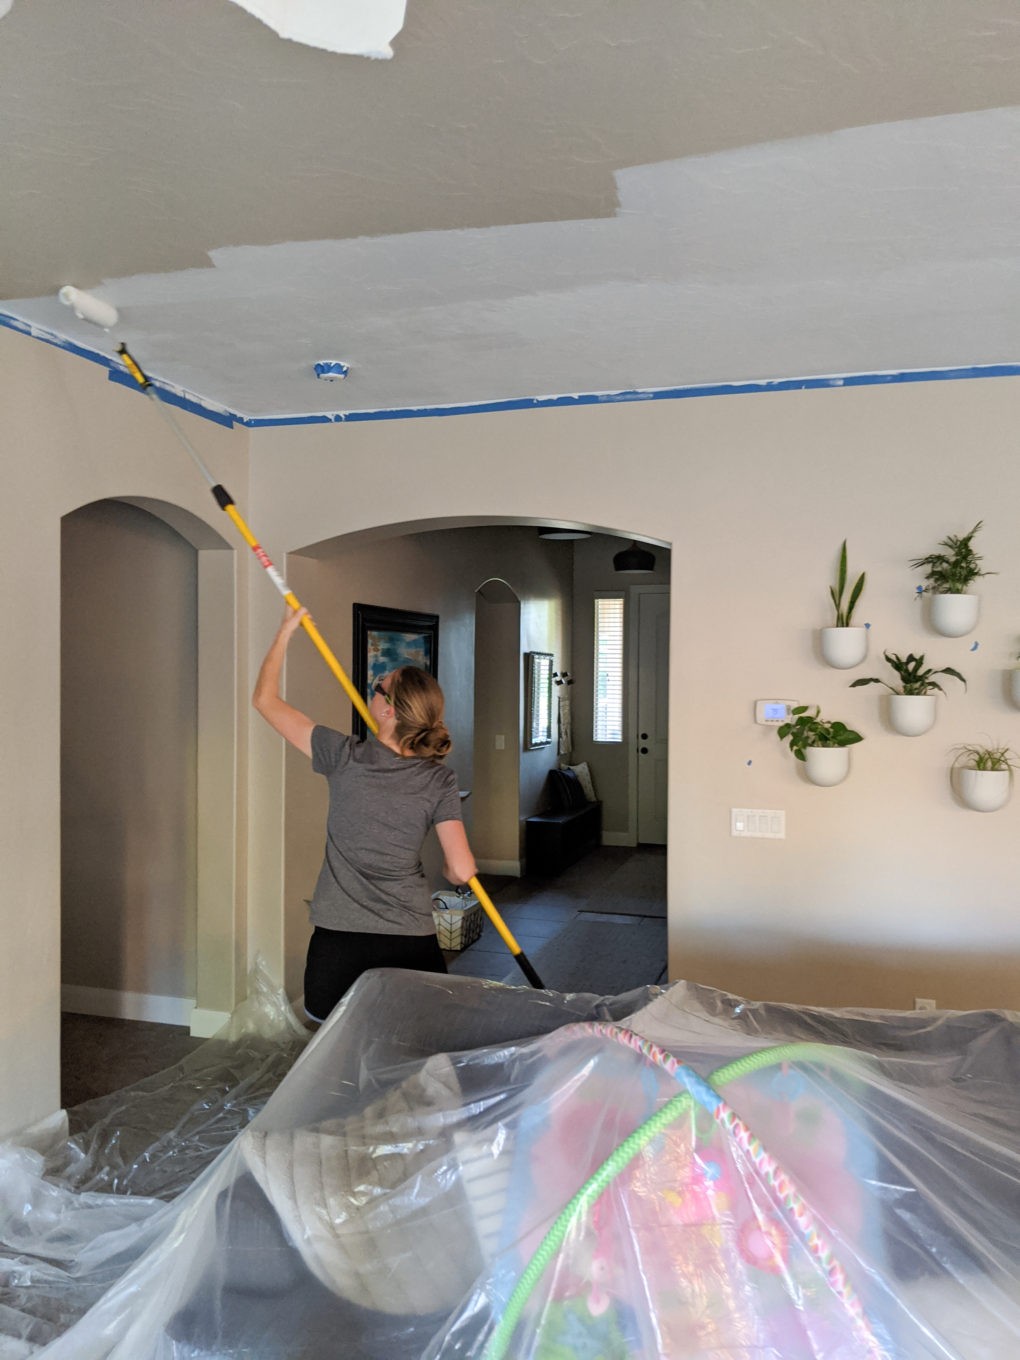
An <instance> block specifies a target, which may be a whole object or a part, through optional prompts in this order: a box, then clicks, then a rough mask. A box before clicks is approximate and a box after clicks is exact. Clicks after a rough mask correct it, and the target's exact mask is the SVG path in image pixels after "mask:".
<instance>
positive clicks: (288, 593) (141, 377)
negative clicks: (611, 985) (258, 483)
mask: <svg viewBox="0 0 1020 1360" xmlns="http://www.w3.org/2000/svg"><path fill="white" fill-rule="evenodd" d="M118 352H119V354H120V356H121V358H122V359H123V361H124V367H125V368H126V369H127V371H128V372H129V373H130V374H131V376H132V378H134V380H135V382H136V383H137V384H138V386H139V387H140V388H141V389H142V391H143V392H144V393H145V395H146V396H147V397H151V398H152V400H153V401H154V402H155V403H156V406H157V408H158V410H159V412H160V414H161V415H162V416H163V418H164V420H166V422H167V423H168V424H169V426H170V428H171V429H172V430H173V432H174V434H175V435H176V436H177V438H178V439H179V440H180V442H181V443H182V444H183V445H184V448H185V449H186V450H187V452H188V454H189V455H190V457H191V458H192V460H193V461H194V463H195V465H196V466H197V467H198V470H199V472H201V474H202V476H203V477H204V478H205V480H206V481H207V482H208V483H209V489H210V490H211V491H212V494H213V496H214V497H215V499H216V503H217V504H218V505H219V507H220V509H221V510H223V511H225V512H226V514H227V515H228V516H229V518H230V519H231V520H232V521H233V523H234V526H235V527H236V529H237V531H238V533H239V534H240V535H241V537H242V538H243V539H244V541H245V543H247V544H248V547H249V548H251V550H252V552H253V553H254V554H255V556H256V557H257V558H258V560H259V562H261V564H262V566H263V567H265V569H266V573H267V575H268V576H269V579H270V580H271V581H272V583H273V585H274V586H275V587H276V588H277V590H278V591H279V592H280V594H281V595H282V596H283V598H284V599H285V600H286V602H287V603H288V604H289V605H290V607H291V609H294V610H298V609H300V608H301V607H302V606H301V602H300V600H299V599H298V597H297V596H296V595H295V594H294V592H293V591H292V590H291V589H290V587H289V586H288V585H287V582H286V581H285V580H284V579H283V577H282V575H281V574H280V572H279V571H277V569H276V567H275V566H274V565H273V563H272V561H271V560H270V558H269V555H268V554H267V553H266V551H265V549H264V548H263V547H262V545H261V543H259V541H258V539H257V538H256V537H255V535H254V534H253V533H252V531H251V530H250V529H249V528H248V526H247V524H246V523H245V522H244V518H243V517H242V515H241V513H240V511H239V510H238V508H237V506H236V504H235V503H234V498H233V497H232V496H231V495H230V492H229V491H227V489H226V487H223V486H220V484H219V483H218V482H216V481H215V480H214V478H213V476H212V473H211V472H210V471H209V469H208V468H207V467H206V465H205V464H204V463H203V461H202V459H201V458H200V457H199V455H198V453H197V452H196V450H195V448H194V446H193V445H192V443H191V441H190V440H189V439H188V437H187V435H186V434H185V433H184V431H183V430H182V429H181V427H180V426H179V425H178V424H177V421H176V420H174V418H173V416H172V415H171V414H170V412H169V411H168V410H167V408H166V406H165V405H164V404H163V402H162V400H161V399H160V396H159V393H158V392H157V391H156V389H155V388H154V387H153V385H152V381H151V380H150V379H149V378H147V377H146V376H145V374H144V373H143V372H142V370H141V369H140V368H139V366H138V364H137V363H136V362H135V361H134V359H133V358H132V357H131V355H130V354H129V353H128V349H127V346H126V345H120V346H119V347H118ZM301 626H302V628H304V630H305V632H306V633H307V634H308V636H309V637H310V638H311V640H312V642H313V643H314V644H315V646H316V648H317V650H318V652H319V654H320V656H321V657H322V659H323V660H324V661H325V663H326V665H327V666H328V667H329V669H330V670H331V671H332V672H333V674H334V676H335V677H336V679H337V680H339V682H340V685H341V686H342V688H343V690H344V692H345V693H346V695H347V697H348V698H349V699H350V701H351V703H352V704H353V705H354V707H355V708H356V709H357V710H358V712H359V713H360V714H361V716H362V718H363V719H364V721H365V725H366V726H367V727H368V729H369V731H370V732H372V734H373V735H377V734H378V731H379V725H378V723H377V722H376V721H375V719H374V718H373V717H372V715H371V713H370V712H369V711H368V705H367V704H366V703H365V701H364V699H363V698H362V697H361V695H360V694H359V693H358V691H357V690H356V689H355V688H354V686H353V685H352V684H351V682H350V680H349V679H348V677H347V673H346V672H345V671H344V668H343V667H342V666H341V665H340V662H339V661H338V660H337V659H336V657H335V656H334V655H333V652H332V651H331V650H330V648H329V646H328V644H327V643H326V640H325V638H324V637H323V636H322V634H321V633H320V632H319V630H318V628H316V626H315V624H314V623H313V622H312V620H311V619H310V618H309V617H308V616H307V615H305V617H304V618H303V619H302V620H301ZM468 887H469V888H470V889H471V891H472V892H473V893H474V894H475V896H476V897H477V898H478V900H479V902H481V904H482V908H483V909H484V911H485V914H486V915H487V916H488V918H489V920H490V921H491V922H492V924H493V925H494V926H495V927H496V930H497V932H498V933H499V937H500V939H501V940H502V941H503V943H504V944H505V945H506V947H507V949H509V950H510V953H511V954H512V955H513V956H514V958H515V959H516V961H517V964H518V966H519V967H520V969H521V971H522V972H523V974H524V976H525V977H526V978H527V979H528V981H529V982H530V983H531V985H532V987H538V988H541V987H542V985H543V984H542V979H541V978H540V977H539V976H538V974H537V973H536V972H535V969H534V967H533V966H532V964H531V962H530V960H529V959H528V957H527V955H526V954H525V953H524V950H523V949H522V948H521V946H520V945H519V944H518V943H517V941H516V940H515V939H514V937H513V935H512V934H511V932H510V929H509V927H508V926H507V924H506V922H505V921H504V920H503V918H502V916H500V914H499V912H498V911H497V910H496V908H495V907H494V906H493V904H492V899H491V898H490V897H489V894H488V893H487V892H486V891H485V889H484V888H483V887H482V885H481V883H480V882H479V881H478V877H477V875H476V876H475V877H474V878H472V879H470V880H469V882H468Z"/></svg>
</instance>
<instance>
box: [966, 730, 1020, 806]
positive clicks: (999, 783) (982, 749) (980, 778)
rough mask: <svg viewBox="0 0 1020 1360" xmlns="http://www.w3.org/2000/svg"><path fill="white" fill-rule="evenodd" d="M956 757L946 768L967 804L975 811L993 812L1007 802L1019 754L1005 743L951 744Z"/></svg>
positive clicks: (1011, 789)
mask: <svg viewBox="0 0 1020 1360" xmlns="http://www.w3.org/2000/svg"><path fill="white" fill-rule="evenodd" d="M953 750H954V751H955V752H956V758H955V759H954V761H953V764H952V767H951V768H950V772H949V777H950V782H952V781H953V776H954V775H955V776H956V790H957V792H958V793H959V795H960V798H961V799H962V800H963V802H964V803H966V805H967V807H969V808H972V809H973V810H974V811H975V812H996V811H997V810H998V809H999V808H1001V807H1004V806H1005V805H1006V803H1008V802H1009V796H1010V794H1011V793H1012V791H1013V771H1014V770H1015V769H1016V768H1017V766H1018V764H1020V756H1018V755H1017V753H1016V751H1014V750H1013V749H1012V748H1011V747H1009V746H1002V745H992V746H969V745H962V746H954V747H953Z"/></svg>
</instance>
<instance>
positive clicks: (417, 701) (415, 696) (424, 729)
mask: <svg viewBox="0 0 1020 1360" xmlns="http://www.w3.org/2000/svg"><path fill="white" fill-rule="evenodd" d="M389 700H390V703H391V704H392V706H393V714H394V717H395V718H396V728H395V732H394V735H395V736H396V739H397V742H398V743H399V745H400V748H401V750H404V751H409V752H410V753H411V755H415V756H421V757H422V758H424V759H426V760H428V759H432V760H441V759H442V757H443V756H446V755H449V753H450V751H452V749H453V741H452V740H451V738H450V733H449V730H448V729H447V726H446V723H445V722H444V721H443V709H444V700H443V691H442V690H441V689H440V688H439V682H438V681H437V680H436V678H435V676H433V675H430V674H429V672H428V671H425V670H422V669H421V668H420V667H418V666H401V667H400V669H399V670H396V671H394V672H393V676H392V678H391V680H390V686H389Z"/></svg>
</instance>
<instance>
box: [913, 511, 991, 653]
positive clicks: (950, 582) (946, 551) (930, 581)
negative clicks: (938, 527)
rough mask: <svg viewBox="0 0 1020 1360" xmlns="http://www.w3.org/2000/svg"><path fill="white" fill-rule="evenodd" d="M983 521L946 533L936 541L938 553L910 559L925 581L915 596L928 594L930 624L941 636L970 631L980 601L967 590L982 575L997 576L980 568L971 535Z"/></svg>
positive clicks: (972, 535)
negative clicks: (960, 531) (929, 598)
mask: <svg viewBox="0 0 1020 1360" xmlns="http://www.w3.org/2000/svg"><path fill="white" fill-rule="evenodd" d="M983 523H984V521H983V520H980V519H979V520H978V522H977V524H975V525H974V527H973V529H971V530H970V532H969V533H966V534H947V535H946V537H945V538H943V539H941V540H940V541H939V545H938V546H939V548H941V549H942V551H941V552H933V553H928V555H927V556H926V557H913V558H911V560H910V565H911V566H912V567H914V568H915V569H917V570H922V571H924V574H925V577H924V579H925V581H926V582H927V584H926V585H923V586H918V587H917V594H918V598H920V597H921V596H922V595H930V596H931V625H932V627H933V628H934V629H935V631H936V632H937V633H941V634H942V635H943V636H944V637H963V635H964V634H965V633H969V632H971V630H972V629H973V628H974V626H975V625H976V624H977V621H978V613H979V612H980V608H981V601H980V599H979V597H978V596H977V595H971V594H970V593H969V588H970V586H972V585H973V584H974V582H975V581H977V580H979V579H980V578H981V577H982V576H995V575H997V573H996V572H994V571H982V569H981V561H982V558H981V554H980V553H977V552H975V551H974V535H975V534H976V533H977V532H978V530H979V529H980V528H981V526H982V524H983Z"/></svg>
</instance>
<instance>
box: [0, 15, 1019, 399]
mask: <svg viewBox="0 0 1020 1360" xmlns="http://www.w3.org/2000/svg"><path fill="white" fill-rule="evenodd" d="M3 11H4V4H3V3H0V14H3ZM392 48H393V53H394V55H393V58H392V59H391V60H388V61H384V60H372V59H368V58H364V57H358V56H348V55H340V54H338V53H336V52H330V51H325V50H322V49H319V48H314V47H310V46H306V45H303V44H301V43H298V42H294V41H288V40H286V39H284V38H281V37H279V36H277V34H276V33H275V32H274V31H273V30H272V29H271V28H269V27H268V26H267V25H266V24H263V23H262V22H260V21H259V20H258V19H256V18H254V17H253V16H252V15H251V14H249V13H247V12H246V11H245V9H243V8H242V7H241V6H240V4H239V3H232V2H231V0H172V3H166V0H134V3H132V4H130V5H125V4H124V3H123V0H75V3H73V4H72V3H68V0H13V4H12V5H11V7H10V9H9V12H7V13H6V14H5V15H3V17H2V18H0V118H2V128H3V136H2V137H0V184H2V185H3V192H2V195H0V242H2V250H0V299H3V301H0V314H2V315H0V321H5V322H6V324H8V325H11V326H14V327H15V328H16V329H23V330H28V331H31V332H33V333H35V334H38V335H39V336H40V337H41V338H43V339H50V340H53V341H56V342H57V343H61V344H65V345H67V346H69V347H74V348H78V349H80V350H84V351H85V352H87V353H88V354H89V355H90V356H91V357H95V358H98V359H99V360H100V361H102V362H106V363H108V364H113V363H114V362H115V354H116V346H117V343H118V342H119V341H124V342H125V343H126V344H127V345H128V346H129V348H130V349H131V351H132V353H133V354H134V355H135V357H136V359H137V360H138V361H139V363H141V364H142V366H143V368H145V369H146V370H147V371H148V372H149V373H150V375H151V376H153V377H154V378H156V379H157V380H158V381H159V382H160V383H161V384H162V385H164V387H165V389H166V390H169V391H177V392H180V393H183V394H186V395H188V396H189V397H191V398H193V399H194V400H196V401H197V402H198V403H199V404H201V405H203V406H206V407H209V408H213V409H217V408H219V409H223V410H225V411H227V412H229V413H231V414H232V415H235V416H239V417H242V418H245V419H247V420H249V421H250V422H251V423H254V424H258V423H274V422H276V421H277V420H280V419H286V418H288V417H297V418H302V417H306V418H315V417H318V416H328V417H336V416H344V415H347V416H348V417H350V416H352V415H358V414H362V415H367V414H371V413H380V412H395V413H404V412H406V411H408V410H412V411H413V410H418V409H420V408H463V407H465V406H474V405H486V404H501V403H505V404H511V405H514V404H528V403H530V402H532V401H535V400H539V401H544V400H574V399H578V398H581V399H588V398H590V397H599V396H601V397H602V398H606V397H610V398H611V397H613V396H616V395H620V396H623V397H630V396H633V395H634V394H644V393H646V392H648V391H659V390H666V391H668V390H673V389H677V388H692V387H694V388H712V387H714V386H716V385H723V384H733V383H737V384H741V383H760V382H765V381H776V380H788V379H794V380H796V379H802V378H810V377H813V376H818V377H822V378H826V377H829V376H832V375H837V376H838V375H849V374H860V373H876V372H886V373H900V372H903V371H904V370H927V369H946V368H963V369H967V370H973V369H975V368H985V367H992V366H996V365H1011V364H1014V363H1016V362H1017V360H1018V359H1020V306H1018V303H1020V296H1018V294H1020V268H1018V265H1020V258H1018V257H1020V242H1018V228H1017V223H1020V172H1018V156H1017V150H1018V146H1020V7H1018V6H1017V4H1016V2H1015V0H895V3H890V0H854V2H853V3H852V4H847V3H846V0H757V3H755V2H754V0H577V2H576V3H574V4H572V5H569V6H564V8H563V9H562V10H561V9H559V8H558V7H557V6H551V5H550V4H549V0H512V3H511V0H504V2H503V3H497V2H496V0H489V2H488V3H479V0H407V7H406V19H405V23H404V26H403V29H402V30H401V31H400V32H399V33H398V34H397V35H396V37H395V38H394V39H393V40H392ZM65 284H73V285H76V286H77V287H79V288H82V289H86V290H88V291H89V292H91V293H93V294H95V295H96V296H97V297H100V298H102V299H105V300H107V301H109V302H111V303H113V304H114V305H115V306H116V307H117V308H118V310H119V313H120V320H119V323H118V325H117V326H116V327H114V328H113V329H112V330H111V331H110V332H108V333H107V332H103V331H101V330H99V329H98V328H96V327H94V326H91V325H89V324H88V323H86V322H83V321H78V320H77V319H76V318H75V317H74V315H73V314H72V313H71V311H69V310H68V309H67V308H65V307H62V306H61V305H60V303H59V302H58V301H57V299H56V293H57V290H58V289H59V288H60V287H61V286H62V285H65ZM320 360H338V361H342V362H343V363H345V364H348V365H349V366H350V369H349V373H348V376H347V377H346V378H344V379H342V380H339V381H324V380H322V379H318V378H316V376H315V372H314V365H315V363H316V362H317V361H320Z"/></svg>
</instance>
